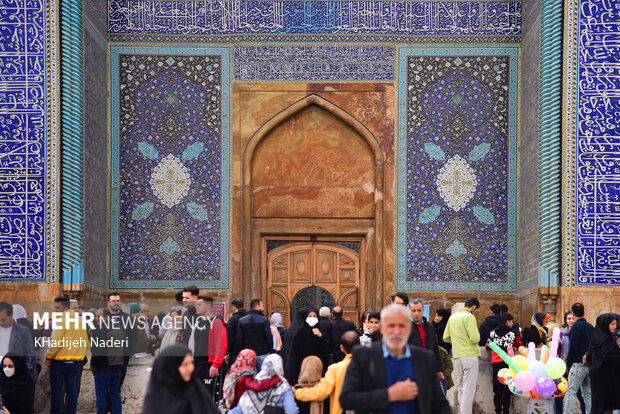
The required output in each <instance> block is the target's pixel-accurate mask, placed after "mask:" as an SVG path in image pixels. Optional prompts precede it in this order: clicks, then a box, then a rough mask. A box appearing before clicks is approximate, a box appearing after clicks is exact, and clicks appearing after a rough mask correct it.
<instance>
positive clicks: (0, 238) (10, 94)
mask: <svg viewBox="0 0 620 414" xmlns="http://www.w3.org/2000/svg"><path fill="white" fill-rule="evenodd" d="M47 7H48V6H47V3H46V1H38V0H33V1H28V2H4V1H1V2H0V45H2V47H1V48H0V280H2V281H29V282H32V281H44V280H46V263H47V252H46V242H47V236H48V235H47V233H46V228H47V216H46V212H47V210H46V197H47V188H46V185H47V180H46V178H47V167H48V164H47V141H46V137H47V110H48V105H47V95H46V90H47V86H48V85H47V75H46V71H47V67H48V60H47V57H48V48H47V30H48V21H47V13H46V8H47Z"/></svg>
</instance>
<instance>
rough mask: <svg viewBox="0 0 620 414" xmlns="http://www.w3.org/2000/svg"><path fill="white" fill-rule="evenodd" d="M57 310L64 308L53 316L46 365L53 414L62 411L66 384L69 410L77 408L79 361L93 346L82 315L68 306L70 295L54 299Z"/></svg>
mask: <svg viewBox="0 0 620 414" xmlns="http://www.w3.org/2000/svg"><path fill="white" fill-rule="evenodd" d="M54 312H55V313H56V315H58V313H57V312H62V314H61V317H57V316H56V315H55V317H54V318H53V322H54V325H55V326H53V328H54V333H53V335H52V337H51V339H50V341H49V345H50V350H49V352H48V353H47V356H46V361H45V366H47V367H48V368H49V370H50V390H51V400H52V401H51V407H50V414H60V413H61V411H62V401H63V395H62V391H63V384H64V389H65V392H66V394H67V399H66V413H67V414H75V413H76V411H77V399H78V395H77V384H76V380H77V377H78V373H79V372H80V369H81V366H80V363H81V362H82V361H83V360H84V358H85V357H86V353H87V352H88V350H89V349H90V341H89V339H88V331H87V330H86V326H85V324H84V323H83V320H81V319H80V317H79V315H78V314H77V313H76V312H74V311H73V310H72V309H70V308H69V298H67V297H66V296H59V297H57V298H56V299H54Z"/></svg>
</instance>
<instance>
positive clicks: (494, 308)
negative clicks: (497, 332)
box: [478, 303, 502, 346]
mask: <svg viewBox="0 0 620 414" xmlns="http://www.w3.org/2000/svg"><path fill="white" fill-rule="evenodd" d="M501 314H502V307H501V306H500V305H499V304H497V303H494V304H492V305H491V314H490V315H489V316H487V318H486V319H485V320H484V322H482V323H481V324H480V328H479V329H478V330H479V331H480V342H478V345H480V346H485V345H486V344H487V341H488V340H489V335H491V331H492V330H493V329H495V328H497V327H498V326H499V316H500V315H501Z"/></svg>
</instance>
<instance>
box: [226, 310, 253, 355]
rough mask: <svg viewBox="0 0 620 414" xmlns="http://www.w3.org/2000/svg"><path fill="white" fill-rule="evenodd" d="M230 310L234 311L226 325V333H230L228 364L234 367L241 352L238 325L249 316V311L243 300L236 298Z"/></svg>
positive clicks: (228, 337)
mask: <svg viewBox="0 0 620 414" xmlns="http://www.w3.org/2000/svg"><path fill="white" fill-rule="evenodd" d="M230 308H231V309H232V311H233V314H232V316H231V317H230V319H229V320H228V324H227V325H226V332H227V333H228V336H227V339H228V355H229V358H228V362H229V364H230V365H232V364H234V363H235V360H236V359H237V355H238V354H239V352H240V351H241V348H240V347H239V343H238V342H237V324H238V323H239V319H241V318H243V317H244V316H245V315H247V314H248V311H247V310H245V307H244V306H243V299H241V298H235V299H233V300H232V301H230Z"/></svg>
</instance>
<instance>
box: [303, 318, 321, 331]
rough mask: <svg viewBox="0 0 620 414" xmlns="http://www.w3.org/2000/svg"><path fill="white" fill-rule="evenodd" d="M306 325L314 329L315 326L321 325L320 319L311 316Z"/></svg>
mask: <svg viewBox="0 0 620 414" xmlns="http://www.w3.org/2000/svg"><path fill="white" fill-rule="evenodd" d="M306 323H307V324H308V325H310V327H311V328H314V325H316V324H317V323H319V319H318V318H315V317H314V316H310V317H308V318H306Z"/></svg>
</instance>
